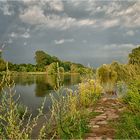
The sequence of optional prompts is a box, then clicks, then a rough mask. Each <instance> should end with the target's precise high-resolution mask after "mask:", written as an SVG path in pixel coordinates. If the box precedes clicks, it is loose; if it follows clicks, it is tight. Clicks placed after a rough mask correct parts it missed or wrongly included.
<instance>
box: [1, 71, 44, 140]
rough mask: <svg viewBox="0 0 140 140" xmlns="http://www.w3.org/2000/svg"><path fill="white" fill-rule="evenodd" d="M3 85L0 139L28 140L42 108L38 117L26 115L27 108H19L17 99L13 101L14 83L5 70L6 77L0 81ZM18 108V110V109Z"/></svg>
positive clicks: (40, 113)
mask: <svg viewBox="0 0 140 140" xmlns="http://www.w3.org/2000/svg"><path fill="white" fill-rule="evenodd" d="M2 84H4V88H2V92H1V98H0V100H1V102H0V138H1V139H30V138H31V136H32V132H33V129H34V127H35V126H36V125H37V122H38V119H39V117H41V116H42V115H43V112H42V110H43V106H44V102H43V104H42V106H41V108H39V109H38V112H39V113H38V115H37V116H36V117H33V116H32V114H30V115H28V117H27V114H28V109H27V107H24V109H23V108H22V109H21V107H20V105H19V103H18V99H19V98H17V99H15V92H16V91H15V89H14V88H15V83H14V81H12V80H11V77H10V73H9V71H8V69H7V72H6V75H5V76H4V77H3V79H2V81H1V85H2ZM19 107H20V109H19Z"/></svg>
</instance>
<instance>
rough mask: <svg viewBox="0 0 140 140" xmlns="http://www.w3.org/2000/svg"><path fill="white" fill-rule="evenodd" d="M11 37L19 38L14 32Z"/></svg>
mask: <svg viewBox="0 0 140 140" xmlns="http://www.w3.org/2000/svg"><path fill="white" fill-rule="evenodd" d="M10 36H11V37H12V38H17V37H18V35H17V33H15V32H12V33H11V34H10Z"/></svg>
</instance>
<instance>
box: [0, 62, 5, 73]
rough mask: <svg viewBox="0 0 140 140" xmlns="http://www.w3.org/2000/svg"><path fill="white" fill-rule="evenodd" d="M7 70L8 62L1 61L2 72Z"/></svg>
mask: <svg viewBox="0 0 140 140" xmlns="http://www.w3.org/2000/svg"><path fill="white" fill-rule="evenodd" d="M5 70H6V62H5V61H4V60H3V59H0V71H5Z"/></svg>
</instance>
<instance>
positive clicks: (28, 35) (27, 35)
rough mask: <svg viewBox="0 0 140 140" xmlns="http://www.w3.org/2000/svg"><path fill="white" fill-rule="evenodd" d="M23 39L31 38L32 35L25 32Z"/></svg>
mask: <svg viewBox="0 0 140 140" xmlns="http://www.w3.org/2000/svg"><path fill="white" fill-rule="evenodd" d="M21 37H23V38H30V34H29V33H28V32H25V33H24V34H22V35H21Z"/></svg>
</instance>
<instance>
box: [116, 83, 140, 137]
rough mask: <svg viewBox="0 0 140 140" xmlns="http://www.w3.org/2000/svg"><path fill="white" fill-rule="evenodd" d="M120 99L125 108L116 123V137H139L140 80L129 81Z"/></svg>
mask: <svg viewBox="0 0 140 140" xmlns="http://www.w3.org/2000/svg"><path fill="white" fill-rule="evenodd" d="M122 101H123V103H124V104H125V106H126V109H125V111H124V112H122V114H121V117H120V119H119V121H118V123H117V124H116V130H117V133H116V138H117V139H120V138H121V139H140V119H139V118H140V82H137V81H133V82H130V83H129V88H128V91H127V94H125V96H124V97H123V100H122Z"/></svg>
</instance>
